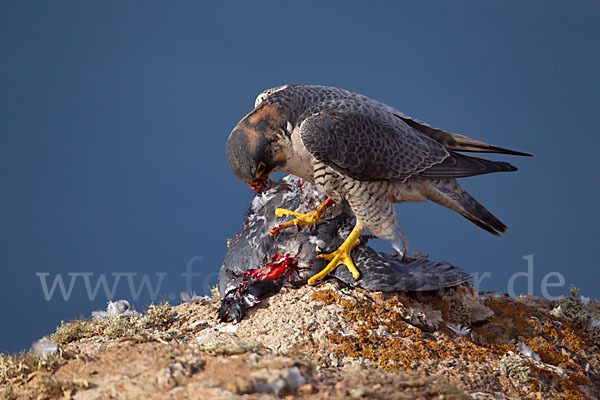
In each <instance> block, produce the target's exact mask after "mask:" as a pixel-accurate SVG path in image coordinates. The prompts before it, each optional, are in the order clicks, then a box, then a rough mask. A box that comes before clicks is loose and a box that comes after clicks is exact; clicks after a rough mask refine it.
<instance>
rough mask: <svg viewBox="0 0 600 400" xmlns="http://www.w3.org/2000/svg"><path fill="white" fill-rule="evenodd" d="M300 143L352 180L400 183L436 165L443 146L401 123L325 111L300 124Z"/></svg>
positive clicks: (443, 152) (443, 151) (439, 159)
mask: <svg viewBox="0 0 600 400" xmlns="http://www.w3.org/2000/svg"><path fill="white" fill-rule="evenodd" d="M300 138H301V139H302V143H303V144H304V146H305V147H306V150H308V152H309V153H310V154H311V155H312V156H313V157H315V158H316V159H317V160H318V161H320V162H322V163H324V164H325V165H327V166H329V167H331V168H333V169H334V170H336V171H337V172H339V173H341V174H343V175H347V176H350V177H351V178H353V179H357V180H390V181H403V180H405V179H407V178H409V177H411V176H414V175H418V174H419V173H421V172H423V171H425V170H427V169H429V168H431V167H432V166H434V165H436V164H439V163H441V162H442V161H444V160H445V159H446V158H447V157H448V156H449V153H448V151H446V149H445V148H444V146H443V145H441V144H440V143H438V142H436V141H435V140H433V139H431V138H429V137H428V136H427V135H425V134H423V133H421V132H419V131H418V130H416V129H414V128H412V127H410V126H409V125H408V124H406V123H404V122H403V121H402V120H398V122H397V123H395V124H391V123H389V122H386V121H382V120H380V119H378V118H377V117H376V116H371V115H367V114H364V113H358V112H344V111H333V110H325V111H321V112H320V113H319V114H315V115H312V116H310V117H308V118H307V119H305V120H304V121H303V122H302V124H301V125H300Z"/></svg>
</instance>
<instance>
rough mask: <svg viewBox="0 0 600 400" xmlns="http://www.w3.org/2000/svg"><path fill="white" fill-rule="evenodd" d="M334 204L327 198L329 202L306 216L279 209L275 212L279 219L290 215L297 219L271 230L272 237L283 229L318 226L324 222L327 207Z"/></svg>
mask: <svg viewBox="0 0 600 400" xmlns="http://www.w3.org/2000/svg"><path fill="white" fill-rule="evenodd" d="M332 204H333V200H331V199H330V198H329V197H328V198H327V200H325V201H324V202H323V203H322V204H321V205H319V207H317V209H316V210H314V211H311V212H309V213H306V214H301V213H299V212H296V211H291V210H286V209H284V208H278V209H276V210H275V215H277V216H278V217H286V216H288V215H293V216H294V217H296V219H293V220H291V221H288V222H285V223H283V224H281V225H279V226H278V227H276V228H274V229H271V231H270V232H269V233H270V234H271V236H273V235H275V234H276V233H277V232H279V231H280V230H282V229H285V228H287V227H289V226H292V225H295V226H298V227H300V226H309V227H310V226H314V225H316V224H318V223H319V222H321V221H322V219H321V215H323V213H324V212H325V210H326V209H327V207H329V206H330V205H332Z"/></svg>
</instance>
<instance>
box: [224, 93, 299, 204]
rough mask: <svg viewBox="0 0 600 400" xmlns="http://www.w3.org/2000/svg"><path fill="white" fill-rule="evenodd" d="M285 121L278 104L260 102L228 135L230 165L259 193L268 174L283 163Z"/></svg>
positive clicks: (236, 173) (284, 160)
mask: <svg viewBox="0 0 600 400" xmlns="http://www.w3.org/2000/svg"><path fill="white" fill-rule="evenodd" d="M286 124H287V122H286V119H285V118H283V117H282V115H281V113H280V112H279V109H278V107H277V106H275V105H273V104H265V103H262V104H261V105H259V106H258V107H257V108H255V109H254V110H252V111H251V112H250V114H248V115H246V116H245V117H244V118H243V119H242V120H241V121H240V122H239V123H238V124H237V125H236V126H235V128H234V129H233V131H232V132H231V134H230V135H229V139H228V140H227V159H228V160H229V166H230V167H231V170H232V171H233V173H234V174H235V175H236V176H237V177H238V178H240V179H241V180H242V181H243V182H246V183H247V184H248V185H249V186H250V187H251V188H252V189H253V190H254V191H256V192H257V193H260V192H261V189H262V187H263V185H264V183H265V181H266V180H267V177H268V176H269V174H270V173H271V172H272V171H274V170H277V169H279V168H280V167H281V166H283V165H285V163H286V160H287V157H286V155H285V154H286V153H285V149H286V148H287V145H286V143H285V140H284V138H283V136H282V132H283V131H284V129H285V128H286V126H287V125H286Z"/></svg>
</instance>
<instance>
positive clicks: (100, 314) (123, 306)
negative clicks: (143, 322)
mask: <svg viewBox="0 0 600 400" xmlns="http://www.w3.org/2000/svg"><path fill="white" fill-rule="evenodd" d="M138 314H139V313H138V312H137V311H135V310H132V309H131V306H130V305H129V302H128V301H127V300H117V301H109V302H108V303H107V305H106V311H102V310H98V311H92V319H97V318H107V317H108V318H112V317H116V316H121V317H131V316H133V315H138Z"/></svg>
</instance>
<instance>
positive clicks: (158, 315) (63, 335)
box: [51, 303, 177, 344]
mask: <svg viewBox="0 0 600 400" xmlns="http://www.w3.org/2000/svg"><path fill="white" fill-rule="evenodd" d="M176 319H177V312H176V311H175V310H174V309H173V307H172V306H171V305H170V304H168V303H163V304H159V305H154V304H151V305H150V306H149V307H148V310H146V312H145V313H144V314H143V315H133V316H119V315H117V316H114V317H102V318H97V319H91V320H90V319H79V320H74V321H71V322H64V321H62V322H61V325H60V326H59V327H58V328H57V329H56V332H55V333H54V334H53V335H52V336H51V340H52V341H53V342H55V343H58V344H66V343H70V342H73V341H76V340H79V339H84V338H89V337H94V336H108V337H110V338H119V337H131V336H135V335H136V334H138V333H140V332H141V331H143V330H145V329H158V328H165V327H167V326H169V325H170V324H172V323H173V322H175V320H176Z"/></svg>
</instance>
